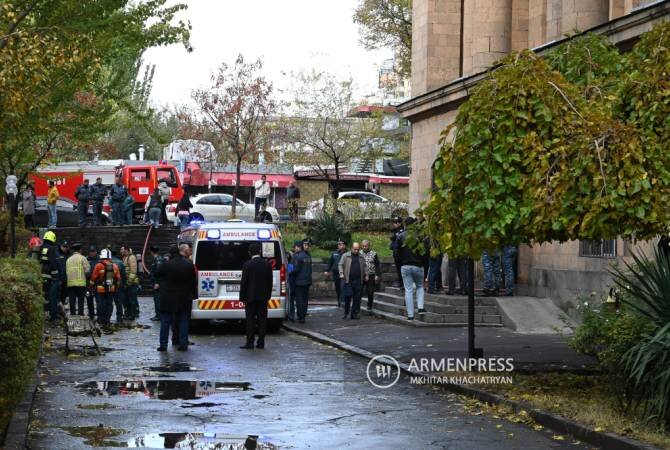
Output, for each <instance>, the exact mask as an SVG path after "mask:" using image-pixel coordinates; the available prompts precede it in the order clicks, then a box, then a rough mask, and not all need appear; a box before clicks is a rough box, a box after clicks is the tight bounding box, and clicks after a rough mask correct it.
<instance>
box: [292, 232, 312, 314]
mask: <svg viewBox="0 0 670 450" xmlns="http://www.w3.org/2000/svg"><path fill="white" fill-rule="evenodd" d="M309 248H310V241H309V239H305V240H303V241H302V251H300V252H298V253H297V254H296V255H294V256H293V272H292V273H293V274H294V275H295V303H296V309H297V315H298V322H299V323H305V316H306V315H307V308H308V303H309V300H308V299H309V287H310V286H311V285H312V255H311V254H310V253H309Z"/></svg>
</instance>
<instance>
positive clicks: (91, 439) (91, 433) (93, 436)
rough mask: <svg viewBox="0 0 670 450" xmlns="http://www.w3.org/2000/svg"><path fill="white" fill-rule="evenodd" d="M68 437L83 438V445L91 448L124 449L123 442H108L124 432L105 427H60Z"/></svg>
mask: <svg viewBox="0 0 670 450" xmlns="http://www.w3.org/2000/svg"><path fill="white" fill-rule="evenodd" d="M61 429H62V430H63V431H65V432H66V433H67V434H69V435H70V436H75V437H83V438H85V439H86V440H85V441H84V443H85V444H87V445H90V446H91V447H126V445H124V444H125V442H117V441H112V440H108V438H110V437H115V436H119V435H121V434H124V433H125V432H126V431H125V430H120V429H117V428H109V427H105V426H103V425H102V424H100V425H98V426H97V427H96V426H91V427H62V428H61Z"/></svg>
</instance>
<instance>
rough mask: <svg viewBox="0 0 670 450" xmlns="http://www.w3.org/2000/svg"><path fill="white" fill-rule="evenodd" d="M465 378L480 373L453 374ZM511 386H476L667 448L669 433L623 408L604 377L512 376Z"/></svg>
mask: <svg viewBox="0 0 670 450" xmlns="http://www.w3.org/2000/svg"><path fill="white" fill-rule="evenodd" d="M444 375H446V376H450V377H453V376H461V375H463V376H465V375H473V376H477V375H482V374H475V373H471V374H455V373H453V372H449V373H446V374H444ZM512 376H513V379H514V382H513V383H512V384H486V385H476V386H477V387H478V388H481V389H484V390H486V391H489V392H493V393H496V394H499V395H501V396H503V397H505V398H507V399H510V400H516V401H522V402H526V403H528V404H530V405H532V406H533V407H535V408H537V409H541V410H544V411H549V412H552V413H555V414H558V415H561V416H563V417H566V418H569V419H572V420H575V421H577V422H579V423H582V424H584V425H586V426H589V427H591V428H592V429H594V430H595V431H604V432H611V433H616V434H619V435H622V436H627V437H630V438H632V439H637V440H640V441H644V442H647V443H649V444H652V445H655V446H658V447H661V448H666V449H670V434H669V433H668V432H665V431H664V430H662V429H661V428H659V427H654V426H652V425H649V424H646V423H645V421H644V417H643V411H642V410H641V409H627V408H625V407H624V399H623V393H621V392H616V391H615V389H613V388H612V387H611V385H610V383H609V382H608V378H607V376H606V375H595V376H594V375H573V374H568V373H539V374H519V373H513V375H512Z"/></svg>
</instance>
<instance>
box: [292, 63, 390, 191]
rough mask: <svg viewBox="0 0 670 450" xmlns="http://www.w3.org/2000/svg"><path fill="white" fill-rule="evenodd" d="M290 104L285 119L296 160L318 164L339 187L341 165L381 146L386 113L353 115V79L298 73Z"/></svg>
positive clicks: (335, 187) (366, 155) (366, 154)
mask: <svg viewBox="0 0 670 450" xmlns="http://www.w3.org/2000/svg"><path fill="white" fill-rule="evenodd" d="M295 78H296V79H295V84H294V86H293V95H292V97H293V99H292V102H291V108H290V110H289V112H288V114H287V117H286V118H285V119H284V123H285V141H286V142H287V143H288V145H289V147H290V148H291V151H290V152H289V154H288V155H287V159H289V160H290V161H291V162H293V163H297V164H304V165H309V166H313V167H315V168H316V170H317V172H319V173H320V174H321V175H322V176H323V177H324V178H326V179H327V180H328V181H329V182H330V184H331V185H332V187H333V194H334V197H336V196H337V193H338V192H339V190H340V178H341V174H342V170H343V169H344V168H346V167H348V166H350V165H351V164H352V162H354V161H355V160H356V159H359V158H365V157H374V156H375V155H376V154H377V152H378V151H379V145H377V144H379V140H378V138H379V137H380V132H381V119H380V118H379V117H375V118H360V117H355V116H353V115H352V112H353V110H354V108H355V107H356V103H355V102H354V98H353V95H354V94H353V88H352V81H351V80H338V79H337V78H336V77H335V76H334V75H332V74H329V73H325V72H316V71H311V72H301V73H299V74H297V75H296V77H295Z"/></svg>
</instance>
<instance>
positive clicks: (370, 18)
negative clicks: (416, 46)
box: [354, 0, 412, 78]
mask: <svg viewBox="0 0 670 450" xmlns="http://www.w3.org/2000/svg"><path fill="white" fill-rule="evenodd" d="M354 22H355V23H357V24H358V25H359V26H360V39H361V43H362V44H363V45H364V46H365V48H367V49H369V50H374V49H378V48H384V47H390V48H392V49H393V50H394V51H395V53H396V55H397V57H398V60H399V72H400V74H401V75H402V76H403V77H404V78H408V77H409V76H410V74H411V69H412V0H361V1H360V3H359V4H358V6H357V7H356V10H355V12H354Z"/></svg>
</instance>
